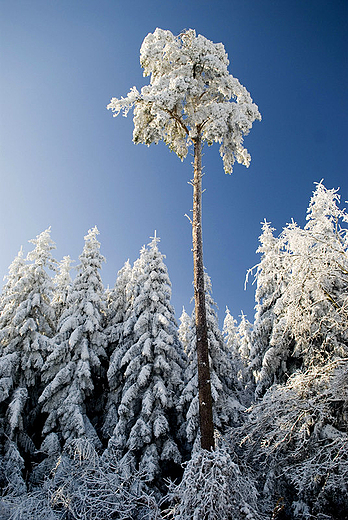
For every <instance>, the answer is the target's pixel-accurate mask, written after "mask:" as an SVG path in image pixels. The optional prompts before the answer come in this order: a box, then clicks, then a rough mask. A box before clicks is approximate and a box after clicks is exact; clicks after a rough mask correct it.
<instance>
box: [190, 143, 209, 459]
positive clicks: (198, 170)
mask: <svg viewBox="0 0 348 520" xmlns="http://www.w3.org/2000/svg"><path fill="white" fill-rule="evenodd" d="M192 242H193V273H194V295H195V313H196V338H197V360H198V394H199V420H200V428H201V447H202V448H203V449H205V450H211V449H214V424H213V408H212V397H211V385H210V368H209V352H208V334H207V318H206V309H205V290H204V264H203V239H202V141H201V137H200V136H198V137H197V138H196V139H195V140H194V178H193V219H192Z"/></svg>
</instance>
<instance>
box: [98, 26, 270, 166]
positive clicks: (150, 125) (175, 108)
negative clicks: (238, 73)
mask: <svg viewBox="0 0 348 520" xmlns="http://www.w3.org/2000/svg"><path fill="white" fill-rule="evenodd" d="M140 64H141V66H142V67H143V69H144V76H150V84H149V85H145V86H144V87H142V89H141V91H140V92H139V91H138V90H137V89H136V87H133V88H132V89H131V90H130V92H129V93H128V95H127V97H126V98H121V99H117V98H112V99H111V102H110V103H109V105H108V107H107V108H108V109H111V110H112V111H113V112H114V116H117V115H118V114H119V113H120V112H121V111H122V112H123V114H124V115H125V116H126V115H127V114H128V112H129V110H130V109H132V108H134V119H133V120H134V131H133V141H134V142H135V143H143V144H146V145H148V146H149V145H150V144H151V143H156V144H157V143H158V142H159V141H161V140H163V141H164V142H165V143H166V144H167V145H168V146H169V147H170V149H171V150H173V151H174V152H175V153H176V154H177V155H178V157H180V158H181V159H184V158H185V157H186V155H187V153H188V148H189V146H190V145H191V144H192V143H193V142H194V141H195V140H197V138H201V139H202V140H203V141H205V142H207V143H208V145H211V144H213V143H214V142H218V143H220V145H221V146H220V155H221V157H222V160H223V163H224V169H225V172H226V173H232V168H233V164H234V162H235V161H237V162H238V163H241V164H244V165H245V166H249V164H250V155H249V153H248V151H247V150H246V148H244V147H243V136H244V135H246V134H248V133H249V131H250V129H251V127H252V123H253V122H254V121H255V119H259V120H260V119H261V115H260V113H259V111H258V107H257V106H256V105H255V103H253V100H252V99H251V96H250V94H249V92H248V91H247V90H246V88H245V87H243V86H242V85H241V84H240V83H239V81H238V79H236V78H234V77H233V76H232V75H231V74H229V72H228V69H227V67H228V65H229V61H228V57H227V53H226V51H225V48H224V46H223V44H222V43H213V42H212V41H210V40H208V39H207V38H205V37H204V36H202V35H198V36H196V32H195V31H194V30H193V29H189V30H187V31H183V32H182V33H181V34H179V35H178V36H174V35H173V34H172V33H171V32H170V31H166V30H163V29H158V28H157V29H156V30H155V31H154V33H149V34H148V35H147V36H146V37H145V39H144V41H143V44H142V46H141V49H140Z"/></svg>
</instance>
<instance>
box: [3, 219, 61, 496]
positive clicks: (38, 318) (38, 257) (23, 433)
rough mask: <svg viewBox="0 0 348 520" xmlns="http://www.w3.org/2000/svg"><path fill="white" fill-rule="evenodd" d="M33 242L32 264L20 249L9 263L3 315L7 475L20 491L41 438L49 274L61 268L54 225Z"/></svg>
mask: <svg viewBox="0 0 348 520" xmlns="http://www.w3.org/2000/svg"><path fill="white" fill-rule="evenodd" d="M30 242H32V243H33V244H34V245H35V248H34V250H33V251H31V252H30V253H28V255H27V263H25V262H24V261H23V258H22V252H21V251H20V252H19V254H18V256H17V257H16V259H15V260H14V262H13V263H12V264H11V266H10V268H9V276H8V279H7V283H6V284H5V287H4V290H3V294H2V303H1V307H2V312H1V316H0V340H1V350H0V414H1V422H2V433H3V435H4V437H3V453H2V455H3V465H2V466H3V477H2V478H3V479H5V480H8V484H9V485H10V491H12V492H14V493H16V492H23V488H24V481H23V478H22V472H23V470H24V467H25V465H26V466H27V467H30V464H31V462H32V461H33V457H34V454H35V448H36V446H38V444H39V442H40V433H41V432H40V430H41V424H40V409H39V406H38V397H39V395H40V389H41V372H40V371H41V368H42V366H43V364H44V362H45V359H46V357H47V355H48V353H49V338H50V337H52V336H53V334H54V311H53V308H52V306H51V297H52V281H51V278H50V276H49V274H48V273H47V269H54V268H55V261H54V260H53V258H52V255H51V251H52V249H54V247H55V246H54V243H53V241H52V240H51V238H50V229H46V231H44V232H43V233H41V234H40V235H38V236H37V237H36V239H33V240H31V241H30ZM29 262H31V263H29Z"/></svg>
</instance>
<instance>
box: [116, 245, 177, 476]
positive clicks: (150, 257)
mask: <svg viewBox="0 0 348 520" xmlns="http://www.w3.org/2000/svg"><path fill="white" fill-rule="evenodd" d="M158 241H159V239H158V238H157V237H156V236H155V237H154V238H153V240H152V242H151V243H150V247H149V248H143V249H142V250H141V254H140V259H139V262H136V263H135V266H134V268H135V271H136V273H135V278H134V281H135V280H136V283H137V286H136V287H133V293H132V296H133V298H134V299H133V303H132V308H131V314H130V316H129V318H128V320H127V324H126V326H127V327H128V329H127V327H126V330H125V334H127V336H128V337H129V338H132V342H131V343H130V344H128V343H127V344H128V349H127V351H126V352H125V354H124V356H123V358H122V360H121V363H120V368H121V369H122V370H123V373H124V376H123V377H124V385H123V389H122V398H121V403H120V406H119V408H118V422H117V425H116V427H115V430H114V432H113V435H112V437H111V439H110V441H109V446H108V451H109V452H114V451H116V453H117V454H119V456H120V457H123V458H122V460H123V461H124V464H125V465H130V466H132V465H133V466H134V465H135V466H138V468H139V470H140V471H142V472H143V471H145V472H146V473H147V474H148V478H149V480H150V481H153V480H154V479H155V478H156V477H159V476H160V475H161V473H162V471H165V467H166V466H167V465H168V464H169V465H172V464H173V463H179V462H180V459H181V455H180V451H179V447H178V445H177V441H176V431H177V428H178V423H177V420H178V398H179V395H180V392H181V389H182V366H183V361H182V359H183V357H182V352H181V345H180V342H179V340H178V337H177V326H176V322H175V317H174V309H173V308H172V306H171V304H170V297H171V283H170V280H169V276H168V272H167V268H166V266H165V264H164V261H163V258H164V257H163V255H162V254H161V253H160V251H159V250H158V245H157V243H158ZM134 268H133V269H134Z"/></svg>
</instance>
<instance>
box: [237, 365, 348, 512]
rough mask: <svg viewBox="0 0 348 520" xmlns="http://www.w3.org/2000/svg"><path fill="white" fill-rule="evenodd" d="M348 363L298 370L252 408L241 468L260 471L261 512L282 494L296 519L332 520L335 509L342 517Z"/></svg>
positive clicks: (347, 503) (346, 504)
mask: <svg viewBox="0 0 348 520" xmlns="http://www.w3.org/2000/svg"><path fill="white" fill-rule="evenodd" d="M347 363H348V360H347V358H346V359H341V360H337V361H334V362H332V363H330V364H327V365H325V366H324V367H317V368H314V367H312V368H311V369H309V370H308V371H306V372H304V373H302V372H296V373H295V374H293V375H292V376H291V377H290V378H289V380H288V381H287V383H286V384H285V385H273V386H272V387H271V388H270V389H269V390H268V391H267V392H266V394H265V395H264V397H263V399H262V401H260V402H259V403H257V404H256V405H254V406H253V407H252V408H251V410H250V416H249V421H248V422H247V423H246V424H245V426H243V428H241V431H240V432H239V433H238V435H241V437H240V438H243V434H244V438H243V439H242V444H243V446H244V448H245V450H246V451H245V452H244V455H243V456H244V462H245V464H246V465H250V466H253V467H254V468H258V471H259V482H260V484H261V483H262V485H263V496H264V505H265V508H266V504H267V503H271V504H272V501H273V506H272V505H271V509H273V507H274V500H275V497H276V496H285V497H286V499H287V501H288V503H289V507H290V506H291V505H292V507H293V508H294V509H297V513H296V515H295V518H310V514H313V515H314V514H318V513H322V512H325V513H327V514H328V515H329V514H330V515H331V514H332V515H333V517H332V518H336V517H337V516H336V515H337V512H339V511H340V512H341V514H342V518H344V516H343V514H344V512H347V511H348V500H347V497H348V494H347V492H348V488H347V482H348V435H347V409H348V376H347V374H348V370H347V369H348V366H347ZM235 434H236V432H234V435H235ZM295 490H296V492H295ZM296 496H297V501H296V503H293V504H291V501H292V500H294V497H296ZM300 502H301V503H302V504H303V505H306V507H305V508H304V507H303V508H302V513H301V512H300V505H299V504H300ZM306 511H307V513H308V515H307V513H306ZM335 512H336V513H335ZM328 518H331V516H329V517H328Z"/></svg>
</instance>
